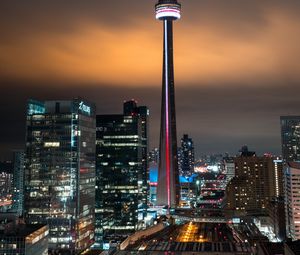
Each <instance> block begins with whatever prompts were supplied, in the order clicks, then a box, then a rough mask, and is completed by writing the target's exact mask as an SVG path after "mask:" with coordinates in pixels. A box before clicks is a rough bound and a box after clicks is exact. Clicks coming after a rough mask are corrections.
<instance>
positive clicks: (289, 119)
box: [280, 116, 300, 162]
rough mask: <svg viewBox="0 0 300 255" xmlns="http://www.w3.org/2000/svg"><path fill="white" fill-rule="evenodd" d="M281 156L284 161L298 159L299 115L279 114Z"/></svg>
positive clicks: (299, 152) (299, 150)
mask: <svg viewBox="0 0 300 255" xmlns="http://www.w3.org/2000/svg"><path fill="white" fill-rule="evenodd" d="M280 123H281V145H282V157H283V160H284V161H285V162H290V161H299V160H300V116H281V117H280Z"/></svg>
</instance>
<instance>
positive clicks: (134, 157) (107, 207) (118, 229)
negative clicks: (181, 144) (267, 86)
mask: <svg viewBox="0 0 300 255" xmlns="http://www.w3.org/2000/svg"><path fill="white" fill-rule="evenodd" d="M148 115H149V111H148V109H147V107H137V106H136V103H135V102H132V101H128V102H125V103H124V114H116V115H98V116H97V128H96V165H97V167H96V168H97V171H96V172H97V178H96V246H100V247H101V248H104V249H108V248H109V246H110V245H114V244H117V243H119V242H121V241H122V240H124V239H125V238H126V237H127V236H128V235H130V234H132V233H133V232H135V231H136V230H137V229H140V228H142V227H143V224H142V220H143V218H144V216H145V214H146V207H147V190H148V188H147V187H148V183H147V180H148V178H147V177H148V176H147V175H148V163H147V162H148V161H147V154H148V149H147V148H148V135H147V132H148V130H147V125H148Z"/></svg>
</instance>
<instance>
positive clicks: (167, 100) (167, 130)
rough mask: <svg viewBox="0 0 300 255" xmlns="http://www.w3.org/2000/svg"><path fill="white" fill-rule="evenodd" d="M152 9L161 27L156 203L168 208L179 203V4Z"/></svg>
mask: <svg viewBox="0 0 300 255" xmlns="http://www.w3.org/2000/svg"><path fill="white" fill-rule="evenodd" d="M155 10H156V18H157V19H159V20H162V21H163V27H164V43H163V75H162V101H161V127H160V145H159V147H160V160H159V171H158V187H157V205H161V206H162V205H166V206H168V208H170V207H176V206H177V205H178V203H179V180H178V162H177V137H176V114H175V91H174V67H173V28H172V27H173V20H177V19H179V18H180V10H181V5H180V4H179V3H177V1H176V0H159V1H158V3H157V4H156V5H155Z"/></svg>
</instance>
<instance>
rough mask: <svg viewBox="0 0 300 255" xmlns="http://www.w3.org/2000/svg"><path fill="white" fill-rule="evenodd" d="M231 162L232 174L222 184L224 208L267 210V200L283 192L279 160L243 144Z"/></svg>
mask: <svg viewBox="0 0 300 255" xmlns="http://www.w3.org/2000/svg"><path fill="white" fill-rule="evenodd" d="M234 164H235V177H233V178H232V179H231V181H230V182H229V184H228V185H227V188H226V195H227V208H228V209H232V210H235V211H236V212H241V213H247V214H248V215H260V214H267V206H269V204H270V202H271V201H272V200H273V199H274V198H275V197H280V196H281V197H282V196H283V193H282V192H283V188H282V186H283V179H282V162H281V163H280V161H279V160H278V159H276V158H272V157H269V156H263V157H258V156H256V154H255V153H254V152H250V151H248V150H245V148H244V150H243V151H242V153H241V156H239V157H236V158H235V159H234Z"/></svg>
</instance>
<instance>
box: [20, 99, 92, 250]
mask: <svg viewBox="0 0 300 255" xmlns="http://www.w3.org/2000/svg"><path fill="white" fill-rule="evenodd" d="M95 127H96V123H95V106H94V104H91V103H89V102H87V101H84V100H81V99H74V100H71V101H45V102H38V101H30V102H29V103H28V112H27V125H26V167H25V192H24V193H25V194H24V195H25V199H24V201H25V205H24V210H25V217H26V219H27V221H28V223H30V224H48V225H49V249H51V250H61V249H67V250H69V251H72V253H75V254H78V253H79V252H80V251H82V250H83V249H85V248H87V247H89V246H90V245H91V244H92V243H93V239H94V204H95Z"/></svg>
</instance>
